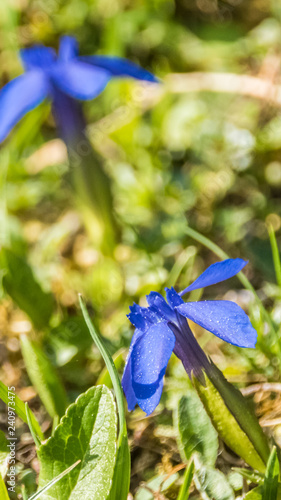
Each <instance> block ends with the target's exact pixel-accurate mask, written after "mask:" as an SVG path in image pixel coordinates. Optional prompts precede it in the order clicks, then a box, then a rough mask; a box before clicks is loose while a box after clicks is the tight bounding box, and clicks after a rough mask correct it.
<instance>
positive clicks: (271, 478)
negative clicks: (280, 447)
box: [262, 446, 279, 500]
mask: <svg viewBox="0 0 281 500" xmlns="http://www.w3.org/2000/svg"><path fill="white" fill-rule="evenodd" d="M278 478H279V461H278V456H277V450H276V446H273V448H272V450H271V453H270V457H269V459H268V462H267V467H266V471H265V476H264V484H263V491H262V500H276V499H277V491H278Z"/></svg>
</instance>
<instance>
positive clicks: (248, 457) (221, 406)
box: [194, 370, 265, 472]
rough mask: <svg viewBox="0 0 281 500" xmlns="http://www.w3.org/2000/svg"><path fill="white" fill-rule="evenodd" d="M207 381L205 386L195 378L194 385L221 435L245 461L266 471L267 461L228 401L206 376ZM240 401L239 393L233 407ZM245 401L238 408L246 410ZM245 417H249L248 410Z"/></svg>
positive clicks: (255, 467)
mask: <svg viewBox="0 0 281 500" xmlns="http://www.w3.org/2000/svg"><path fill="white" fill-rule="evenodd" d="M218 371H219V370H218ZM205 381H206V386H205V387H204V386H203V385H202V384H201V383H200V382H199V381H198V380H196V379H195V378H194V385H195V387H196V389H197V392H198V394H199V396H200V399H201V401H202V403H203V405H204V407H205V410H206V411H207V413H208V415H209V417H210V418H211V421H212V423H213V425H214V427H215V429H216V430H217V432H218V434H219V436H220V437H221V438H222V439H223V441H224V442H225V443H226V444H227V446H229V448H231V449H232V450H233V451H234V452H235V453H236V454H237V455H239V456H240V457H242V458H243V459H244V460H245V462H247V463H248V464H249V465H250V466H251V467H253V469H257V470H258V471H260V472H265V463H264V461H263V459H262V458H261V456H260V455H259V453H258V452H257V451H256V449H255V448H254V446H253V443H252V442H251V441H250V439H249V438H248V436H247V434H246V433H245V431H244V430H243V429H242V428H241V426H240V425H239V423H238V422H237V420H236V418H234V416H233V414H232V413H231V412H230V411H229V409H228V405H227V402H226V401H225V399H223V398H222V396H221V394H220V393H219V392H218V390H217V388H216V387H214V385H213V384H212V382H211V381H210V380H209V379H208V377H206V378H205ZM224 381H225V382H226V383H227V384H229V383H228V382H227V381H226V379H224ZM229 386H231V388H233V389H235V388H234V387H233V386H232V385H231V384H229ZM236 391H237V390H236V389H235V391H234V396H237V392H238V393H239V394H240V396H241V398H243V396H242V394H241V393H240V391H237V392H236ZM243 399H244V398H243ZM240 402H241V400H240V397H239V395H238V397H237V400H236V401H235V399H234V401H232V402H231V404H232V407H233V406H234V405H235V403H237V405H239V403H240ZM243 403H244V404H243V405H242V407H241V405H240V407H238V410H240V411H243V409H244V410H245V402H244V400H243ZM244 417H247V414H246V410H245V415H244ZM252 430H254V429H252ZM261 432H262V431H261Z"/></svg>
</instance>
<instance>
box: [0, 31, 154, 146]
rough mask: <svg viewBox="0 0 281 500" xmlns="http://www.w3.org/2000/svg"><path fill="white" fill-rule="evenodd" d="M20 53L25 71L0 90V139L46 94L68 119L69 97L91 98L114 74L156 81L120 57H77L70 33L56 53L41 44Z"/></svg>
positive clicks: (115, 75)
mask: <svg viewBox="0 0 281 500" xmlns="http://www.w3.org/2000/svg"><path fill="white" fill-rule="evenodd" d="M20 55H21V59H22V62H23V65H24V68H25V70H26V72H25V73H24V74H23V75H21V76H19V77H17V78H15V79H14V80H12V81H11V82H9V83H8V84H7V85H6V86H5V87H4V88H3V89H2V90H1V92H0V110H1V117H0V142H2V141H3V140H4V139H5V138H6V137H7V135H8V134H9V133H10V131H11V129H12V128H13V127H14V125H16V123H17V122H18V121H19V120H20V119H21V118H22V117H23V116H24V115H25V114H26V113H27V112H28V111H30V110H32V109H34V108H35V107H36V106H38V105H39V104H40V103H41V102H42V101H43V100H44V99H45V98H50V99H51V100H52V101H59V99H60V102H55V104H58V106H60V107H61V108H63V109H64V111H65V115H66V116H65V123H67V120H68V118H69V117H68V115H67V109H66V108H67V104H68V103H69V99H67V98H69V97H70V98H74V99H79V100H88V99H93V98H94V97H96V96H97V95H98V94H100V93H101V92H102V90H103V89H104V88H105V86H106V85H107V83H108V82H109V81H110V80H111V79H112V78H114V77H133V78H137V79H139V80H146V81H149V82H157V81H158V80H157V79H156V78H155V77H154V76H153V75H152V74H151V73H150V72H149V71H146V70H145V69H143V68H141V67H139V66H137V65H136V64H133V63H132V62H130V61H128V60H126V59H123V58H119V57H106V56H86V57H79V56H78V46H77V42H76V40H75V39H74V38H72V37H69V36H65V37H63V38H62V39H61V43H60V48H59V53H58V56H57V55H56V53H55V51H54V50H53V49H51V48H49V47H44V46H41V45H37V46H34V47H32V48H28V49H24V50H22V51H21V53H20ZM65 98H66V99H65ZM55 107H56V106H55ZM65 123H64V124H63V125H64V126H65Z"/></svg>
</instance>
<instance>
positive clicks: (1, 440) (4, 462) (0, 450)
mask: <svg viewBox="0 0 281 500" xmlns="http://www.w3.org/2000/svg"><path fill="white" fill-rule="evenodd" d="M8 457H9V448H8V441H7V439H6V436H5V434H4V432H3V431H0V474H1V476H2V477H3V478H4V477H5V475H6V472H7V469H8ZM0 498H1V497H0Z"/></svg>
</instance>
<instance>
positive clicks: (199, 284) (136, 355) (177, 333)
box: [122, 259, 257, 415]
mask: <svg viewBox="0 0 281 500" xmlns="http://www.w3.org/2000/svg"><path fill="white" fill-rule="evenodd" d="M246 264H247V262H245V261H244V260H242V259H227V260H224V261H222V262H217V263H215V264H212V265H211V266H210V267H208V268H207V269H206V271H204V272H203V273H202V274H201V276H199V278H197V280H196V281H194V283H192V284H191V285H190V286H189V287H187V288H186V289H185V290H183V291H182V292H181V293H177V292H176V291H175V290H174V288H166V300H165V299H164V298H163V297H162V295H160V294H159V293H157V292H151V293H150V294H149V295H148V296H147V302H148V307H140V306H138V305H137V304H134V305H133V306H132V307H131V308H130V310H131V313H130V314H128V318H129V320H130V321H131V323H132V324H133V325H134V326H135V327H136V330H135V333H134V335H133V339H132V342H131V346H130V351H129V354H128V358H127V361H126V366H125V370H124V374H123V379H122V386H123V389H124V392H125V395H126V399H127V402H128V409H129V410H130V411H131V410H133V409H134V407H135V406H136V404H138V405H139V406H140V407H141V408H142V410H143V411H145V412H146V413H147V414H148V415H149V414H150V413H152V412H153V411H154V409H155V408H156V406H157V405H158V403H159V401H160V397H161V393H162V388H163V377H164V375H165V371H166V368H167V364H168V361H169V359H170V357H171V355H172V352H174V353H175V354H176V356H177V357H178V358H179V359H180V360H181V361H182V363H183V366H184V368H185V370H186V372H187V374H188V375H189V377H191V375H192V373H193V374H194V376H196V377H197V378H199V380H200V378H201V379H202V380H204V378H203V373H202V370H203V369H204V370H205V371H206V372H207V373H208V369H210V367H211V363H210V361H209V359H208V358H207V356H206V355H205V353H204V352H203V351H202V349H201V348H200V346H199V344H198V343H197V341H196V339H195V337H194V336H193V334H192V332H191V330H190V328H189V325H188V323H187V321H186V318H188V319H190V320H192V321H193V322H194V323H197V324H198V325H200V326H202V327H203V328H206V330H208V331H210V332H212V333H214V334H215V335H216V336H217V337H219V338H221V339H223V340H225V341H226V342H229V343H230V344H233V345H236V346H240V347H255V344H256V340H257V333H256V331H255V330H254V328H253V327H252V325H251V323H250V320H249V318H248V316H247V315H246V314H245V312H244V311H243V310H242V309H241V308H240V307H239V306H238V305H237V304H235V303H234V302H230V301H228V300H211V301H209V300H205V301H199V302H184V301H183V299H182V298H181V296H182V295H184V294H185V293H187V292H191V291H192V290H196V289H199V288H204V287H206V286H209V285H214V284H216V283H219V282H221V281H224V280H226V279H228V278H231V277H232V276H235V274H237V273H238V272H239V271H241V269H242V268H243V267H244V266H245V265H246Z"/></svg>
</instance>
